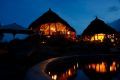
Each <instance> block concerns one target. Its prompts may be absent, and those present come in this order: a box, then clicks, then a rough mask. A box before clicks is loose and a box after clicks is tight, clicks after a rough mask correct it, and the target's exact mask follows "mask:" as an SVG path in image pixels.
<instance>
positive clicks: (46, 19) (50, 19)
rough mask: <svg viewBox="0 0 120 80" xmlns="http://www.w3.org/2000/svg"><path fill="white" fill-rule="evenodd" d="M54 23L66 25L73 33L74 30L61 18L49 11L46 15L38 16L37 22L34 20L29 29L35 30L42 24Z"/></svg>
mask: <svg viewBox="0 0 120 80" xmlns="http://www.w3.org/2000/svg"><path fill="white" fill-rule="evenodd" d="M55 22H61V23H62V24H64V25H66V26H67V27H69V29H70V30H72V31H74V32H75V30H74V29H73V28H72V27H71V26H70V25H69V24H68V23H67V22H66V21H64V20H63V19H62V18H60V17H59V16H58V15H57V14H56V13H55V12H53V11H52V10H51V9H49V10H48V11H47V12H46V13H44V14H43V15H42V16H40V17H39V18H38V19H37V20H35V21H34V22H33V23H32V24H31V25H30V26H29V29H30V28H32V29H35V28H37V27H39V26H40V25H42V24H45V23H55Z"/></svg>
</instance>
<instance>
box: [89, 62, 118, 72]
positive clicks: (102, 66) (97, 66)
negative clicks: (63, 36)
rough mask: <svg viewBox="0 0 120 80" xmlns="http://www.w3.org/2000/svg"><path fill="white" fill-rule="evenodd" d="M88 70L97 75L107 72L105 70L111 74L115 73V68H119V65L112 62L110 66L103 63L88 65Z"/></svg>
mask: <svg viewBox="0 0 120 80" xmlns="http://www.w3.org/2000/svg"><path fill="white" fill-rule="evenodd" d="M88 68H89V69H93V70H95V71H96V72H99V73H105V72H107V70H110V72H113V71H117V68H119V64H116V62H115V61H113V62H112V64H111V65H110V66H107V64H106V63H105V62H102V63H96V64H89V65H88Z"/></svg>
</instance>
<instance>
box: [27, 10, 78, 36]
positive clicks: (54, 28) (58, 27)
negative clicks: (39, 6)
mask: <svg viewBox="0 0 120 80" xmlns="http://www.w3.org/2000/svg"><path fill="white" fill-rule="evenodd" d="M29 29H31V30H34V31H39V32H40V33H41V34H42V35H46V36H48V35H53V34H54V35H56V34H62V35H67V37H68V36H69V37H70V38H71V37H72V38H73V37H75V35H76V32H75V30H74V29H73V28H72V27H71V26H70V25H69V24H68V23H67V22H66V21H64V20H63V19H62V18H61V17H60V16H58V15H57V14H56V13H55V12H53V11H52V10H51V9H49V10H48V11H47V12H45V13H44V14H43V15H42V16H40V17H39V18H38V19H37V20H35V21H34V22H33V23H32V24H31V25H30V26H29Z"/></svg>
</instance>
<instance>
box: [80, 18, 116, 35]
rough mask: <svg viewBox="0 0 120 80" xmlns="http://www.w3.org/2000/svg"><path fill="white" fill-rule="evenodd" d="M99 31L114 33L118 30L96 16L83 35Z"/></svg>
mask: <svg viewBox="0 0 120 80" xmlns="http://www.w3.org/2000/svg"><path fill="white" fill-rule="evenodd" d="M98 33H105V34H113V33H117V31H116V30H115V29H113V28H112V27H110V26H109V25H107V24H106V23H105V22H104V21H102V20H100V19H98V18H97V17H96V19H95V20H93V21H92V22H91V23H90V24H89V25H88V27H87V28H86V29H85V30H84V31H83V34H82V35H94V34H98Z"/></svg>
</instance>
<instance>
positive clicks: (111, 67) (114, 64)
mask: <svg viewBox="0 0 120 80" xmlns="http://www.w3.org/2000/svg"><path fill="white" fill-rule="evenodd" d="M110 71H116V62H113V63H112V65H111V66H110Z"/></svg>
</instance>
